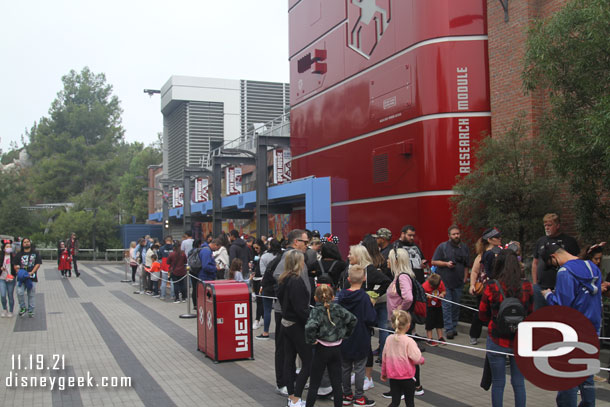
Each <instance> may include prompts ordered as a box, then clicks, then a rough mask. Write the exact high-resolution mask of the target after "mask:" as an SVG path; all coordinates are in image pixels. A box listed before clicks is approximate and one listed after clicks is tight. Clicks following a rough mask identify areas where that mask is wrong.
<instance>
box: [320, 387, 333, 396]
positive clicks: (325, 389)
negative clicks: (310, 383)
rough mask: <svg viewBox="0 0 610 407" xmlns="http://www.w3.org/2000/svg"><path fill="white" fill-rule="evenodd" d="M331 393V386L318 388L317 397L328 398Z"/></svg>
mask: <svg viewBox="0 0 610 407" xmlns="http://www.w3.org/2000/svg"><path fill="white" fill-rule="evenodd" d="M332 392H333V388H332V386H328V387H319V388H318V396H328V395H329V394H330V393H332Z"/></svg>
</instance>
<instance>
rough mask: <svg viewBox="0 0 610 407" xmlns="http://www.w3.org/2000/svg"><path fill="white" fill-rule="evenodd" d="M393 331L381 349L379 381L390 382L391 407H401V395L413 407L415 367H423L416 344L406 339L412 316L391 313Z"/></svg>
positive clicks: (408, 406) (402, 312)
mask: <svg viewBox="0 0 610 407" xmlns="http://www.w3.org/2000/svg"><path fill="white" fill-rule="evenodd" d="M391 321H392V327H393V328H394V331H395V333H394V334H392V335H390V336H389V337H388V339H387V340H386V343H385V347H384V348H383V357H382V359H381V360H382V364H381V381H384V382H385V381H386V380H388V378H389V379H390V393H391V394H392V404H390V406H392V407H398V406H400V399H401V398H402V396H403V395H404V398H405V404H406V405H407V407H413V406H415V400H414V396H415V380H414V376H415V365H423V364H424V358H423V356H422V355H421V352H420V350H419V348H418V347H417V344H416V343H415V341H414V340H413V339H412V338H411V337H409V336H407V335H405V334H406V333H407V331H408V330H409V327H410V326H411V316H410V315H409V313H408V312H405V311H402V310H396V311H394V312H393V313H392V318H391Z"/></svg>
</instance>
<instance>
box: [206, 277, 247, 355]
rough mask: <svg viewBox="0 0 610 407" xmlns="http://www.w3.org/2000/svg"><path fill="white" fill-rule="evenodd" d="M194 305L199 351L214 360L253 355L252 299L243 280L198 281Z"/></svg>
mask: <svg viewBox="0 0 610 407" xmlns="http://www.w3.org/2000/svg"><path fill="white" fill-rule="evenodd" d="M197 306H198V310H197V314H198V315H197V316H198V318H197V319H198V329H197V345H198V349H199V350H200V351H203V352H204V353H205V354H206V356H208V357H209V358H210V359H212V360H213V361H215V362H221V361H226V360H237V359H253V358H254V349H253V347H252V345H253V340H252V339H253V337H252V303H251V301H250V290H249V288H248V285H247V284H246V283H240V282H235V281H231V280H217V281H206V282H205V284H202V283H199V287H198V289H197Z"/></svg>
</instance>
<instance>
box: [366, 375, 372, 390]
mask: <svg viewBox="0 0 610 407" xmlns="http://www.w3.org/2000/svg"><path fill="white" fill-rule="evenodd" d="M373 387H375V383H373V378H372V377H371V378H370V379H369V378H368V377H366V376H364V390H368V389H372V388H373Z"/></svg>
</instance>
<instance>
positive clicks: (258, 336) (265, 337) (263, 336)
mask: <svg viewBox="0 0 610 407" xmlns="http://www.w3.org/2000/svg"><path fill="white" fill-rule="evenodd" d="M254 339H258V340H261V341H266V340H269V335H263V334H260V335H256V336H255V337H254Z"/></svg>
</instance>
